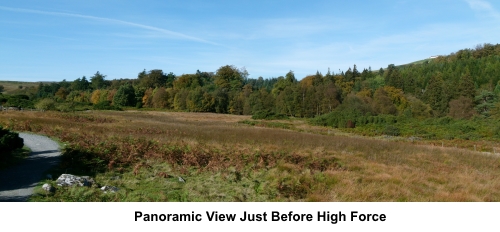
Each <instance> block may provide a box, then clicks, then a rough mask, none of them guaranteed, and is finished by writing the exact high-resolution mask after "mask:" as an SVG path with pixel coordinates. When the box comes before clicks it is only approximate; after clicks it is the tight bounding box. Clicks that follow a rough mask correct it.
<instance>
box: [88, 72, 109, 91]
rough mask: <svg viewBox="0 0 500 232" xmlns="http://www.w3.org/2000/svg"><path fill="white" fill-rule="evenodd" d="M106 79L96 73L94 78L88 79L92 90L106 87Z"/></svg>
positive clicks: (104, 76)
mask: <svg viewBox="0 0 500 232" xmlns="http://www.w3.org/2000/svg"><path fill="white" fill-rule="evenodd" d="M104 78H106V75H102V74H101V73H99V71H97V72H96V73H95V74H94V76H92V77H91V78H90V83H91V86H92V89H94V90H95V89H103V88H105V87H106V81H105V80H104Z"/></svg>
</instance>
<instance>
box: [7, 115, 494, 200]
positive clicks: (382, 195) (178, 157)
mask: <svg viewBox="0 0 500 232" xmlns="http://www.w3.org/2000/svg"><path fill="white" fill-rule="evenodd" d="M245 120H247V122H249V121H248V120H249V116H234V115H219V114H207V113H171V112H132V111H125V112H114V111H106V112H79V113H74V114H68V113H56V112H1V113H0V125H2V126H4V127H6V128H10V129H14V130H17V131H31V132H34V133H40V134H45V135H48V136H52V137H54V138H57V139H59V140H60V141H61V143H64V144H66V146H65V147H64V148H63V150H64V155H63V157H62V163H61V167H60V169H61V170H63V171H67V172H72V173H76V174H86V175H92V176H94V177H95V178H96V180H97V181H107V182H106V183H108V182H109V183H111V184H114V185H117V186H118V187H119V188H120V189H122V190H120V192H118V193H117V195H110V194H107V195H105V194H102V193H101V192H100V191H97V190H93V189H89V190H85V191H87V192H85V193H84V192H81V191H84V190H75V189H60V190H58V191H56V194H55V195H53V196H48V197H46V198H43V197H41V198H34V199H35V200H50V201H499V200H500V173H499V172H498V168H499V167H500V159H499V158H498V157H497V156H494V155H487V154H480V153H476V152H472V151H469V150H464V149H459V148H441V147H432V146H428V145H418V144H413V143H411V142H404V141H383V140H376V139H368V138H361V137H352V136H341V135H338V134H336V135H333V133H331V134H330V132H329V131H328V133H323V132H322V129H318V128H316V127H314V128H313V127H310V128H308V127H307V126H306V125H305V124H300V125H299V123H297V122H296V121H293V120H290V121H287V120H281V121H278V122H266V123H267V124H269V123H280V125H281V124H286V125H289V127H287V128H285V129H282V128H279V127H271V126H267V127H259V126H258V125H259V124H255V125H252V124H251V123H238V122H241V121H245ZM267 124H266V125H267ZM291 127H293V128H295V129H294V130H290V129H289V128H291ZM300 131H308V132H300ZM311 132H318V133H311ZM321 133H323V134H321ZM115 176H120V178H116V179H115V178H114V177H115ZM179 176H182V177H183V178H184V179H185V180H186V181H185V183H181V182H179V181H178V180H177V177H179ZM111 179H112V180H111Z"/></svg>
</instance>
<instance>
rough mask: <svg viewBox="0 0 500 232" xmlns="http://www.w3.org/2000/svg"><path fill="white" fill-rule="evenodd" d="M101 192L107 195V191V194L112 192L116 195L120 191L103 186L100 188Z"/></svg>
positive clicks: (113, 187) (112, 187)
mask: <svg viewBox="0 0 500 232" xmlns="http://www.w3.org/2000/svg"><path fill="white" fill-rule="evenodd" d="M101 190H102V191H104V193H107V192H108V191H109V192H112V193H116V192H118V190H120V189H119V188H118V187H115V186H108V185H105V186H103V187H102V188H101Z"/></svg>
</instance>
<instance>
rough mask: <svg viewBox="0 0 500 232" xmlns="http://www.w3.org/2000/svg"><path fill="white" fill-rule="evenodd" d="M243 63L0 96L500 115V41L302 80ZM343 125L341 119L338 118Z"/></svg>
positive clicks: (161, 105)
mask: <svg viewBox="0 0 500 232" xmlns="http://www.w3.org/2000/svg"><path fill="white" fill-rule="evenodd" d="M248 76H249V74H248V72H247V71H246V70H245V69H244V68H243V69H239V68H237V67H235V66H231V65H225V66H222V67H220V68H219V69H217V70H216V71H215V72H200V71H199V70H198V71H196V72H195V73H194V74H182V75H179V76H178V75H175V74H174V73H172V72H170V73H166V72H164V71H163V70H159V69H155V70H149V71H146V70H143V71H142V72H139V73H138V75H137V78H136V79H115V80H107V79H106V75H104V74H101V73H100V72H96V73H95V74H94V75H93V76H92V77H90V78H89V79H87V78H86V77H85V76H83V77H81V78H78V79H76V80H74V81H66V80H63V81H61V82H53V83H50V84H47V83H45V84H44V83H40V84H39V85H38V86H37V87H31V88H24V89H20V90H18V93H17V94H13V95H10V96H7V95H0V102H1V103H2V105H4V106H19V107H25V108H28V107H37V108H40V109H46V110H61V111H71V110H75V109H121V108H123V107H137V108H157V109H169V110H176V111H190V112H214V113H229V114H238V115H254V116H256V118H259V117H260V118H266V117H275V116H279V117H303V118H313V117H317V116H320V115H325V114H328V115H330V116H329V117H331V118H332V117H337V118H345V119H346V120H348V119H349V118H357V117H358V118H359V117H370V116H377V115H392V116H405V117H412V118H430V117H442V116H447V115H448V116H451V117H454V118H465V119H469V118H471V117H474V116H480V117H492V116H495V117H496V115H498V113H497V111H498V108H499V106H500V105H499V102H498V100H499V98H498V96H499V94H500V82H499V81H500V45H499V44H497V45H491V44H484V45H478V46H477V47H476V48H475V49H463V50H460V51H458V52H455V53H452V54H450V55H447V56H440V57H437V58H435V59H428V60H425V61H424V62H421V63H418V64H408V65H402V66H395V65H393V64H390V65H388V66H387V67H386V68H385V69H383V68H380V69H379V70H371V68H368V69H363V70H362V71H359V70H358V68H357V66H356V65H353V67H349V68H348V70H347V71H346V72H340V73H332V72H330V71H328V72H327V73H326V74H322V73H320V72H319V71H318V72H316V74H314V75H309V76H306V77H304V78H302V79H301V80H300V81H299V80H297V78H296V77H295V74H294V72H293V71H289V72H288V73H286V74H285V75H284V76H280V77H276V78H262V77H259V78H257V79H255V78H249V77H248ZM340 126H343V125H340Z"/></svg>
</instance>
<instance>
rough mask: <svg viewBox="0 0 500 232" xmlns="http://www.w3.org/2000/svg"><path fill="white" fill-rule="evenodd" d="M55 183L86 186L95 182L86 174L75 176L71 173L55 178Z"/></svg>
mask: <svg viewBox="0 0 500 232" xmlns="http://www.w3.org/2000/svg"><path fill="white" fill-rule="evenodd" d="M56 183H57V185H59V186H74V185H77V186H86V187H90V186H92V185H93V184H95V181H94V179H92V178H90V177H88V176H75V175H71V174H62V175H61V176H59V178H57V180H56Z"/></svg>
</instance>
